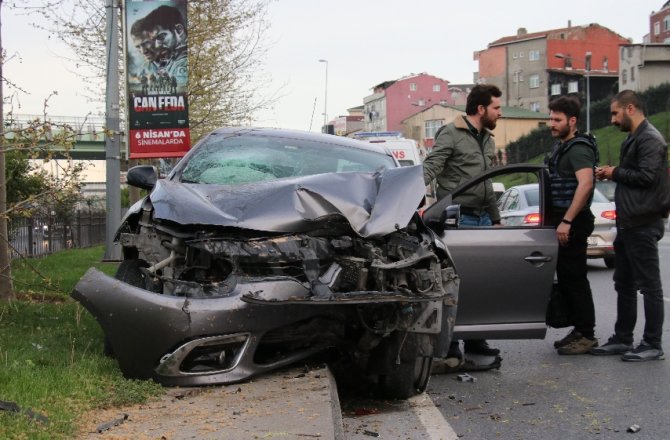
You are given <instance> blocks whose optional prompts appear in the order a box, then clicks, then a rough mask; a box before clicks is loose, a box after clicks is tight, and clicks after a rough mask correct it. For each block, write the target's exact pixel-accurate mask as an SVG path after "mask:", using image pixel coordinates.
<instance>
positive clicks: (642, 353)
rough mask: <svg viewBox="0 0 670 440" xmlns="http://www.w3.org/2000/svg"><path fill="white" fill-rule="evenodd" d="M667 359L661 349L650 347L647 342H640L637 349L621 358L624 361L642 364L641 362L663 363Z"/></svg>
mask: <svg viewBox="0 0 670 440" xmlns="http://www.w3.org/2000/svg"><path fill="white" fill-rule="evenodd" d="M663 359H665V353H663V350H661V349H660V348H656V347H654V346H652V345H649V344H648V343H647V342H646V341H642V342H640V345H638V346H637V347H636V348H635V349H633V350H631V351H629V352H627V353H624V354H623V356H621V360H622V361H628V362H641V361H662V360H663Z"/></svg>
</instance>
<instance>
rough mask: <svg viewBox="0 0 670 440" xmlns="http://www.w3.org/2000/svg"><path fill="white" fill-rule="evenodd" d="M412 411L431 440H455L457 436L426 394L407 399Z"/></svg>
mask: <svg viewBox="0 0 670 440" xmlns="http://www.w3.org/2000/svg"><path fill="white" fill-rule="evenodd" d="M408 401H409V404H410V405H411V406H412V411H413V412H414V414H416V416H417V417H418V418H419V420H420V421H421V424H422V425H423V427H424V428H426V434H428V435H429V436H430V438H431V440H457V439H458V436H457V435H456V433H455V432H454V430H453V429H452V428H451V426H450V425H449V423H447V421H446V420H445V419H444V416H443V415H442V413H441V412H440V411H439V410H438V409H437V407H435V403H433V399H431V398H430V396H429V395H428V394H426V393H422V394H420V395H418V396H414V397H412V398H410V399H408Z"/></svg>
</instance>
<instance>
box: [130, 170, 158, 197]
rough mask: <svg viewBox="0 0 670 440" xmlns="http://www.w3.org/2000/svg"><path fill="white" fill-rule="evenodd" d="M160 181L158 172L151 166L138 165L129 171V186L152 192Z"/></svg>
mask: <svg viewBox="0 0 670 440" xmlns="http://www.w3.org/2000/svg"><path fill="white" fill-rule="evenodd" d="M157 180H158V171H156V167H153V166H151V165H138V166H135V167H132V168H131V169H129V170H128V174H127V176H126V181H127V182H128V185H131V186H134V187H137V188H140V189H146V190H149V191H151V190H152V189H154V186H155V185H156V181H157Z"/></svg>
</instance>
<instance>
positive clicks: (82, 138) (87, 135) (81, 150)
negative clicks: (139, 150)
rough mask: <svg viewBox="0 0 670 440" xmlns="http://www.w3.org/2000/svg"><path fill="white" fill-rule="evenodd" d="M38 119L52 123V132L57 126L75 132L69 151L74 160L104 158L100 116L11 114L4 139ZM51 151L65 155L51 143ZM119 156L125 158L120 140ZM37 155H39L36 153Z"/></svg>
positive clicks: (6, 122)
mask: <svg viewBox="0 0 670 440" xmlns="http://www.w3.org/2000/svg"><path fill="white" fill-rule="evenodd" d="M35 120H39V121H41V123H42V124H44V123H45V122H48V123H50V124H52V125H53V127H54V133H55V132H56V131H58V129H59V127H65V126H67V127H69V129H71V130H73V131H74V133H76V134H75V136H74V137H75V139H74V143H73V145H72V148H71V149H70V151H69V156H70V157H71V158H72V159H75V160H105V127H104V118H102V117H91V116H89V117H77V116H48V115H47V117H46V121H45V116H44V115H11V116H10V117H9V118H7V119H5V127H4V131H5V139H7V140H8V141H11V140H13V139H15V136H16V133H17V131H18V130H21V129H24V128H27V127H29V126H30V125H31V121H35ZM48 142H49V139H44V140H43V141H42V142H41V143H42V145H45V144H47V143H48ZM51 150H52V151H53V152H56V153H58V152H59V151H61V152H62V153H63V154H61V155H58V154H56V156H57V157H58V156H61V157H65V155H64V150H63V149H62V148H61V147H59V146H57V145H53V146H52V147H51ZM121 156H122V158H125V156H126V153H125V142H124V139H122V140H121ZM38 157H39V155H38Z"/></svg>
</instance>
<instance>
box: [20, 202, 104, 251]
mask: <svg viewBox="0 0 670 440" xmlns="http://www.w3.org/2000/svg"><path fill="white" fill-rule="evenodd" d="M105 221H106V216H105V212H104V211H102V212H90V211H76V212H75V213H74V215H73V216H71V217H70V218H68V219H63V218H59V217H56V216H33V217H31V218H23V217H22V218H11V219H10V220H9V228H8V229H9V242H10V252H11V257H12V258H17V257H19V255H23V256H25V257H33V256H35V257H37V256H43V255H48V254H51V253H53V252H58V251H61V250H64V249H70V248H85V247H91V246H96V245H99V244H103V243H105Z"/></svg>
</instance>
